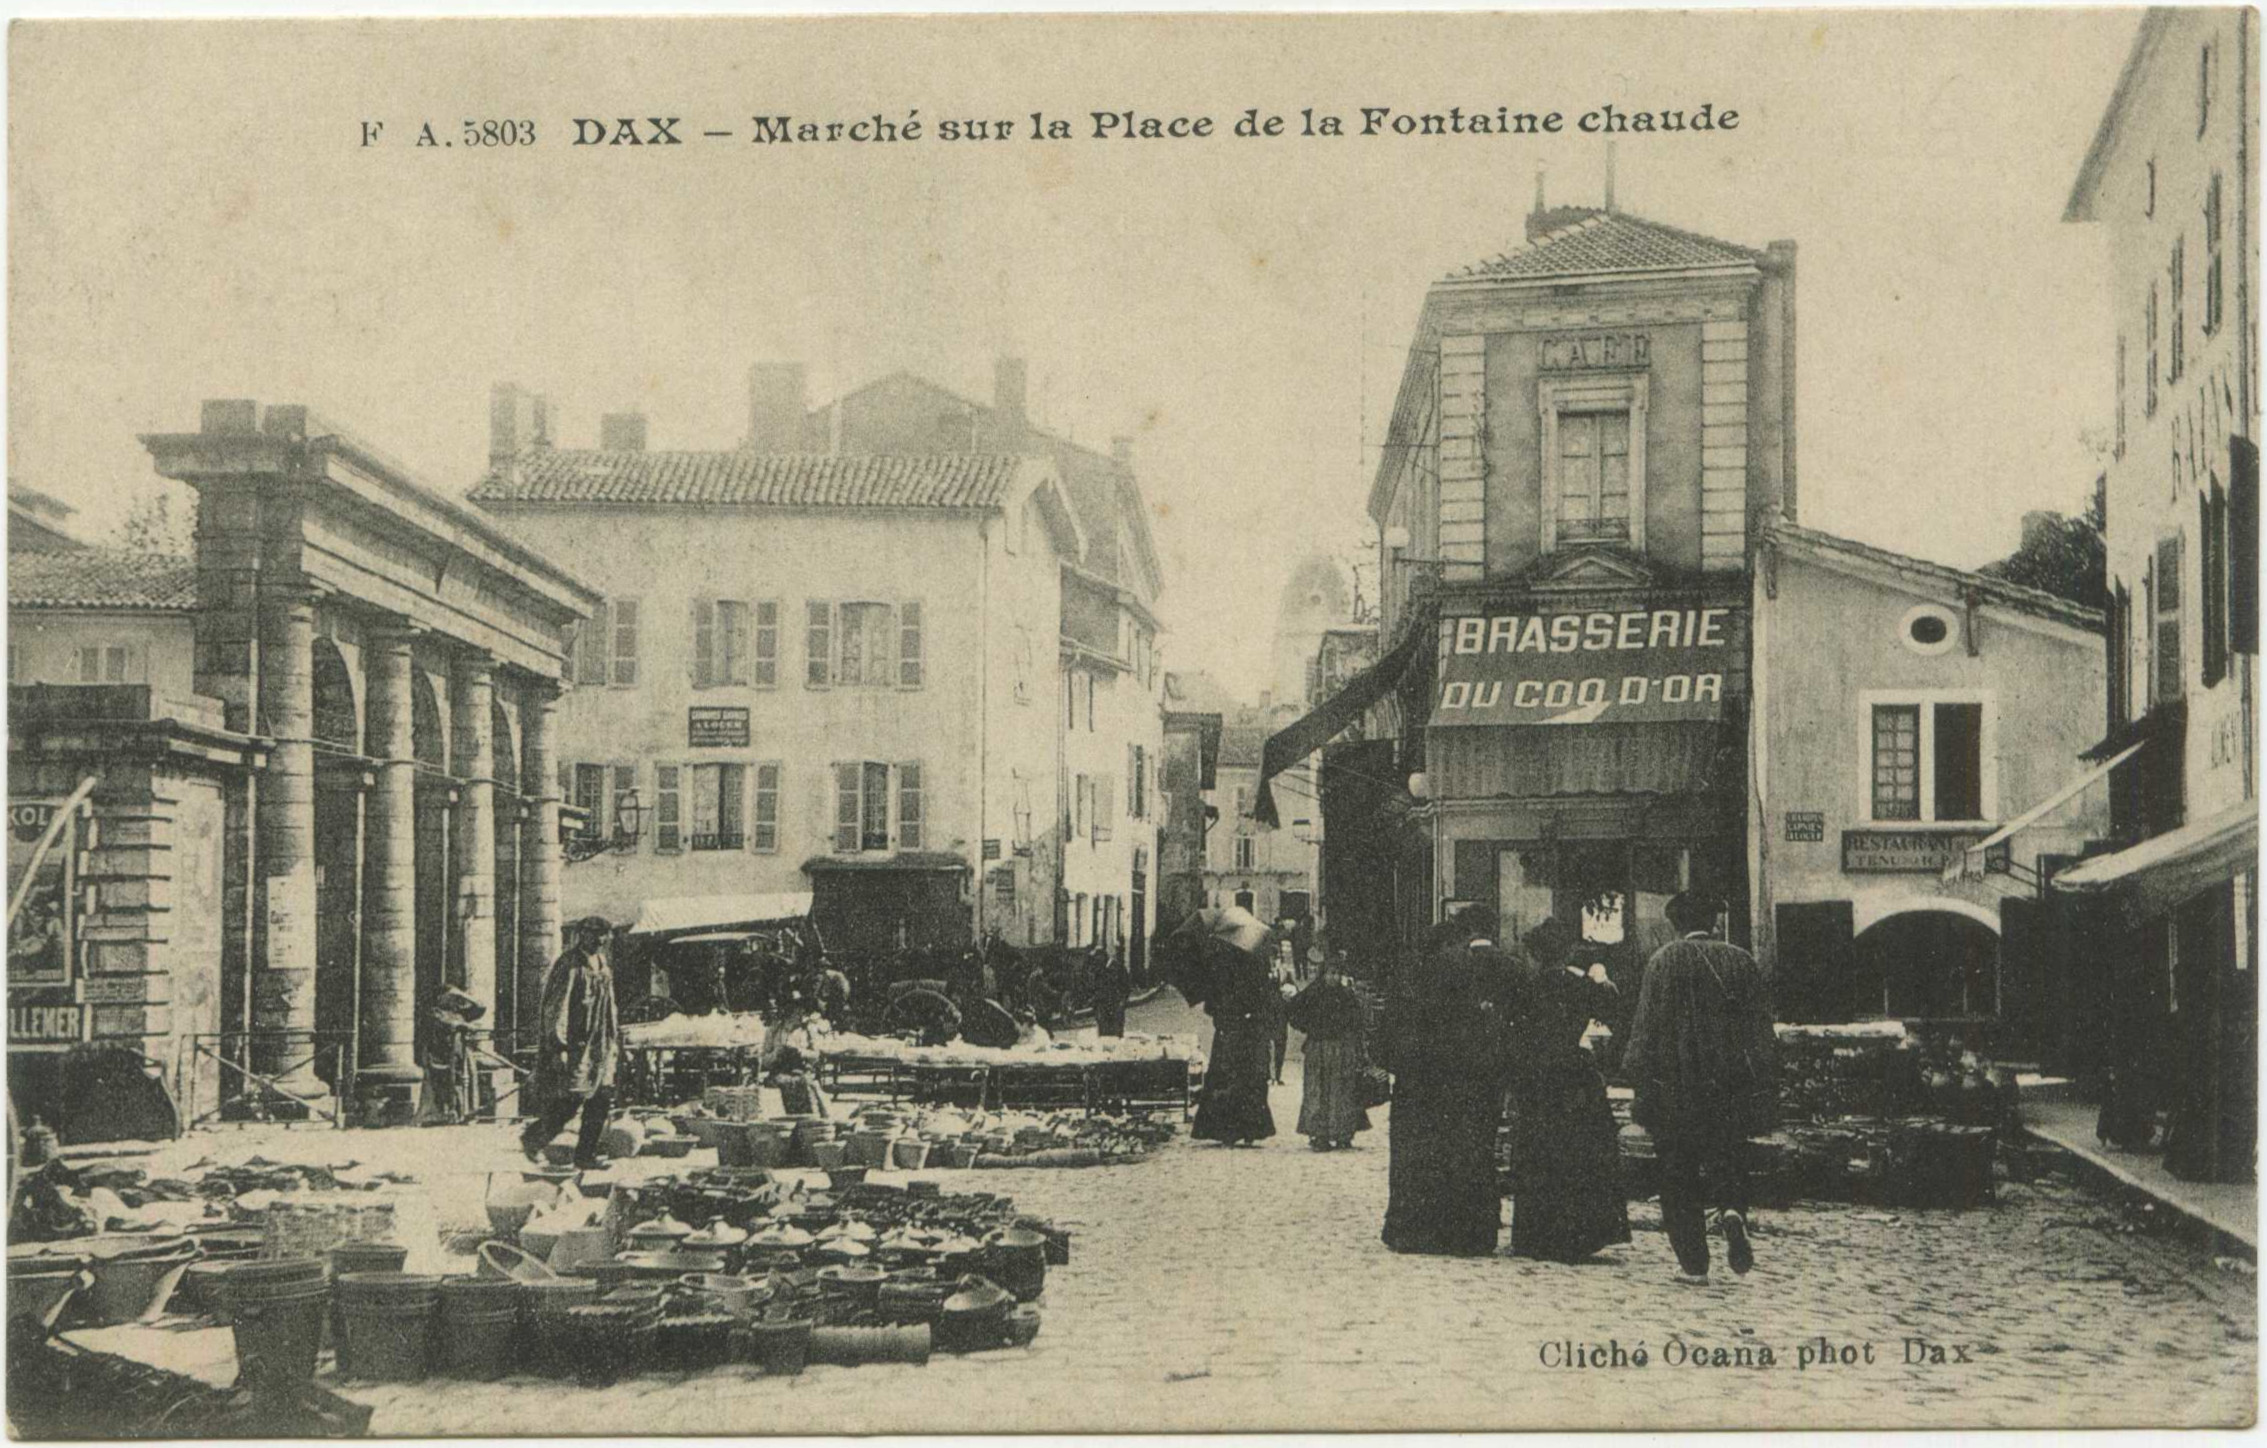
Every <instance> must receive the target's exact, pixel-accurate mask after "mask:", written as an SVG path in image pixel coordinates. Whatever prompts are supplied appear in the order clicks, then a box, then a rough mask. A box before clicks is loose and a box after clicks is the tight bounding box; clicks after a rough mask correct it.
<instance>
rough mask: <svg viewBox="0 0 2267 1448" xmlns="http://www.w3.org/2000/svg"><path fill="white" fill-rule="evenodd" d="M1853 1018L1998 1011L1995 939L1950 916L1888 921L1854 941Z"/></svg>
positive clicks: (1936, 912)
mask: <svg viewBox="0 0 2267 1448" xmlns="http://www.w3.org/2000/svg"><path fill="white" fill-rule="evenodd" d="M1851 963H1852V970H1851V998H1850V1003H1849V1004H1850V1014H1851V1015H1852V1016H1853V1017H1857V1018H1866V1017H1891V1018H1895V1019H1900V1020H1963V1019H1967V1020H1972V1019H1975V1018H1978V1017H1984V1016H1991V1015H1995V1014H1997V1013H1998V1010H1999V935H1998V933H1997V932H1995V931H1994V930H1993V929H1992V928H1991V927H1990V926H1988V925H1986V924H1984V923H1983V922H1982V921H1980V920H1976V919H1973V918H1972V917H1970V916H1967V915H1964V914H1960V913H1958V912H1956V911H1952V910H1942V909H1919V910H1908V911H1904V912H1901V913H1899V914H1895V915H1889V916H1885V917H1884V918H1882V919H1881V920H1878V921H1876V922H1875V923H1874V924H1872V925H1870V926H1868V927H1867V928H1866V929H1865V930H1864V931H1863V932H1862V933H1861V934H1860V935H1859V936H1858V938H1857V941H1856V943H1855V947H1854V950H1853V953H1852V962H1851Z"/></svg>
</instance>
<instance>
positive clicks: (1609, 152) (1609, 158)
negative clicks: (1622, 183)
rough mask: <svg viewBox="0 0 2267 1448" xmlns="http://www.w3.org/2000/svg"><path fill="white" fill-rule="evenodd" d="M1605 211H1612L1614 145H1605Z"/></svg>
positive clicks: (1609, 142)
mask: <svg viewBox="0 0 2267 1448" xmlns="http://www.w3.org/2000/svg"><path fill="white" fill-rule="evenodd" d="M1606 209H1607V210H1608V211H1611V210H1613V209H1614V143H1613V142H1611V141H1608V142H1607V143H1606Z"/></svg>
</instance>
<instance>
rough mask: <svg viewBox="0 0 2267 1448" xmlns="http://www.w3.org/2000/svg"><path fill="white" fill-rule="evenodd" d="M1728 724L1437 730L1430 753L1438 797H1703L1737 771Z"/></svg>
mask: <svg viewBox="0 0 2267 1448" xmlns="http://www.w3.org/2000/svg"><path fill="white" fill-rule="evenodd" d="M1738 744H1739V736H1738V732H1737V731H1736V730H1727V729H1726V728H1725V727H1724V726H1723V725H1721V724H1715V723H1705V722H1682V723H1660V724H1591V725H1586V726H1584V727H1582V728H1578V729H1523V728H1518V727H1515V726H1511V725H1499V726H1497V727H1495V728H1485V729H1475V728H1470V727H1458V728H1453V729H1439V728H1436V729H1435V730H1434V731H1433V732H1432V736H1431V739H1430V740H1429V742H1428V746H1429V747H1428V748H1427V751H1426V761H1427V762H1426V773H1427V775H1428V776H1429V778H1430V779H1431V782H1432V787H1433V788H1432V793H1433V798H1435V799H1544V798H1550V797H1553V796H1561V795H1617V794H1625V795H1638V794H1655V795H1662V794H1699V793H1702V792H1705V791H1706V790H1708V789H1709V788H1710V787H1711V786H1713V785H1714V784H1716V783H1717V782H1719V781H1720V780H1721V779H1722V778H1725V777H1727V771H1728V770H1731V769H1736V768H1737V759H1736V757H1734V758H1731V759H1727V758H1725V757H1724V755H1725V753H1726V751H1727V749H1728V748H1729V749H1732V750H1736V749H1737V747H1738Z"/></svg>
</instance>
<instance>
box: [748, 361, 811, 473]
mask: <svg viewBox="0 0 2267 1448" xmlns="http://www.w3.org/2000/svg"><path fill="white" fill-rule="evenodd" d="M807 386H808V384H807V382H806V381H805V376H804V372H803V364H802V363H800V362H758V363H757V364H756V365H755V366H753V367H750V368H749V369H748V447H749V449H750V450H751V451H754V452H760V453H790V452H801V451H803V419H804V417H805V415H806V413H807V412H808V409H809V404H808V402H807V401H806V400H805V399H806V395H807V394H806V388H807Z"/></svg>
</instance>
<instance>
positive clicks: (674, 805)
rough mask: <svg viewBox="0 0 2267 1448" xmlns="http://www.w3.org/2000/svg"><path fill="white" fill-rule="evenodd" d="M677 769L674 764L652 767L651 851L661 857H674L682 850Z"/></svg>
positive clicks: (681, 821) (681, 822)
mask: <svg viewBox="0 0 2267 1448" xmlns="http://www.w3.org/2000/svg"><path fill="white" fill-rule="evenodd" d="M679 773H680V770H679V767H678V766H677V765H674V764H657V765H655V766H654V767H653V849H654V853H656V854H661V855H674V854H676V853H677V852H678V851H679V850H681V849H683V848H684V839H683V829H684V824H683V818H682V816H681V815H680V814H679V813H678V811H679V810H680V808H681V807H682V806H681V801H680V798H679V794H678V775H679Z"/></svg>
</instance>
